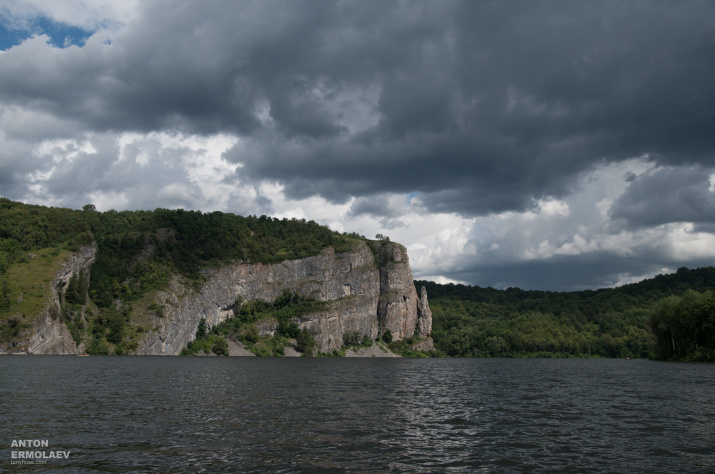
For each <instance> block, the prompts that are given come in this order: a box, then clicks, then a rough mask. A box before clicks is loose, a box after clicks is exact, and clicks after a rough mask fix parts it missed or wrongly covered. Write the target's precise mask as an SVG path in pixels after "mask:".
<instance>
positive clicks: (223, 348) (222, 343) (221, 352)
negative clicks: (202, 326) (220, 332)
mask: <svg viewBox="0 0 715 474" xmlns="http://www.w3.org/2000/svg"><path fill="white" fill-rule="evenodd" d="M211 352H213V353H214V354H216V355H217V356H227V355H228V343H227V342H226V339H224V338H223V337H221V336H216V337H215V338H214V340H213V345H212V346H211Z"/></svg>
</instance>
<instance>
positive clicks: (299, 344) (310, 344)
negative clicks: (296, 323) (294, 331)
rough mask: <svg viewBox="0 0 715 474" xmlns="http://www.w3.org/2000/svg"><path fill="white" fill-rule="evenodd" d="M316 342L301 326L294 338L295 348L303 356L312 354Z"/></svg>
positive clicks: (316, 345) (315, 347)
mask: <svg viewBox="0 0 715 474" xmlns="http://www.w3.org/2000/svg"><path fill="white" fill-rule="evenodd" d="M317 347H318V344H317V343H316V342H315V339H313V336H311V335H310V333H309V332H308V330H307V329H305V328H303V329H301V330H300V333H299V334H298V337H297V338H296V345H295V349H296V350H297V351H298V352H301V353H302V354H303V355H304V356H312V355H313V354H314V353H315V350H316V349H317Z"/></svg>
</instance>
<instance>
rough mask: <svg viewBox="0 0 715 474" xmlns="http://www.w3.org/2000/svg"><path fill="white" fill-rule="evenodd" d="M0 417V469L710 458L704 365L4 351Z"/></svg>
mask: <svg viewBox="0 0 715 474" xmlns="http://www.w3.org/2000/svg"><path fill="white" fill-rule="evenodd" d="M0 420H1V421H2V424H1V426H0V432H1V433H3V435H2V449H0V470H2V469H3V468H5V469H12V470H19V471H23V470H25V471H40V472H42V471H46V472H56V471H66V472H128V471H129V472H147V471H149V472H151V471H157V472H343V471H371V472H389V471H392V472H405V471H406V472H475V471H484V472H625V471H631V472H645V471H649V472H715V454H714V453H715V365H708V364H675V363H662V362H650V361H642V360H630V361H626V360H582V359H428V360H425V359H332V358H330V359H322V358H321V359H306V358H299V359H294V358H281V359H262V358H248V357H246V358H234V357H232V358H218V357H197V358H183V357H182V358H180V357H72V356H28V357H17V356H5V357H0ZM19 439H37V440H48V442H49V448H43V449H44V450H48V449H49V450H64V451H70V453H71V454H70V457H69V459H66V460H65V459H62V460H57V459H53V460H48V461H47V463H46V464H44V465H32V466H18V465H12V464H11V455H12V451H16V450H20V448H11V443H12V441H13V440H19Z"/></svg>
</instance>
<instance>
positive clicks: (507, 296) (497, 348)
mask: <svg viewBox="0 0 715 474" xmlns="http://www.w3.org/2000/svg"><path fill="white" fill-rule="evenodd" d="M415 283H416V286H417V287H418V288H419V287H420V286H422V285H424V286H425V287H426V288H427V292H428V294H429V298H430V307H431V309H432V313H433V328H432V337H433V339H434V342H435V346H436V347H437V349H439V350H440V351H442V352H443V353H444V354H445V355H448V356H452V357H525V356H539V357H548V356H558V357H639V358H645V357H649V356H650V357H654V358H661V359H673V358H692V353H693V350H694V349H695V347H696V344H697V347H698V348H699V350H700V352H699V353H698V354H699V355H697V356H696V357H699V358H700V360H706V359H707V357H712V351H711V352H707V351H708V349H707V347H708V346H707V343H706V342H705V341H706V340H709V341H710V343H711V344H712V340H713V333H712V331H710V332H708V330H707V328H708V327H710V326H707V324H712V319H709V320H708V319H707V318H708V317H710V318H712V317H713V312H712V311H711V309H712V308H715V307H708V306H707V305H706V304H705V303H702V304H701V305H700V306H698V308H700V309H699V310H698V311H699V312H697V314H698V315H699V316H698V317H697V318H691V319H688V318H687V317H684V316H682V315H683V314H686V312H682V311H680V312H678V311H676V310H675V309H674V308H676V307H677V305H676V304H675V303H674V302H675V301H676V300H677V301H680V299H682V298H685V300H686V301H688V302H689V303H688V304H690V305H691V306H690V307H695V306H697V305H695V304H694V303H693V301H696V300H697V301H701V300H702V301H710V300H708V299H707V298H708V297H706V296H702V297H698V298H695V297H694V296H693V295H696V294H699V293H702V292H708V291H709V290H713V289H715V268H713V267H707V268H698V269H693V270H688V269H686V268H680V269H679V270H678V271H677V272H676V273H674V274H671V275H658V276H656V277H655V278H651V279H648V280H644V281H642V282H640V283H634V284H629V285H624V286H622V287H619V288H611V289H600V290H588V291H575V292H549V291H526V290H521V289H519V288H508V289H506V290H496V289H494V288H481V287H478V286H467V285H455V284H449V285H439V284H436V283H433V282H424V281H417V282H415ZM696 292H699V293H696ZM704 294H705V295H708V294H709V293H704ZM685 295H690V296H687V297H686V296H685ZM683 304H684V303H683ZM666 307H667V308H669V311H665V310H663V309H662V308H666ZM707 308H710V309H707ZM708 311H710V312H708ZM666 314H667V315H668V316H667V317H666V316H663V315H666ZM687 314H694V311H690V312H687ZM659 315H660V316H659ZM695 320H697V321H700V322H698V323H697V324H700V326H697V328H695V329H694V327H693V326H692V325H687V324H685V322H689V321H695ZM663 321H668V322H669V323H668V324H665V323H663ZM708 321H710V322H709V323H708ZM693 324H696V323H694V322H693ZM697 324H696V325H697ZM657 328H661V329H657ZM676 328H677V329H676ZM689 334H692V335H693V336H688V335H689ZM668 337H670V346H672V345H673V344H672V342H673V340H675V344H676V350H675V351H672V347H671V352H668V351H667V348H666V350H665V352H664V351H663V348H664V347H665V346H664V344H663V340H664V339H666V338H668ZM708 338H709V339H708ZM709 347H711V346H709ZM678 348H680V349H678ZM685 354H691V356H686V355H685Z"/></svg>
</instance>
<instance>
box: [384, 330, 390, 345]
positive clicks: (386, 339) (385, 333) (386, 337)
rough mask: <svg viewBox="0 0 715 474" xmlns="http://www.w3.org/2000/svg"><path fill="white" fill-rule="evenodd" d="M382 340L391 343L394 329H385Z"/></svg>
mask: <svg viewBox="0 0 715 474" xmlns="http://www.w3.org/2000/svg"><path fill="white" fill-rule="evenodd" d="M382 340H383V342H385V343H387V344H389V343H391V342H392V331H390V330H389V329H385V332H384V333H382Z"/></svg>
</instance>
